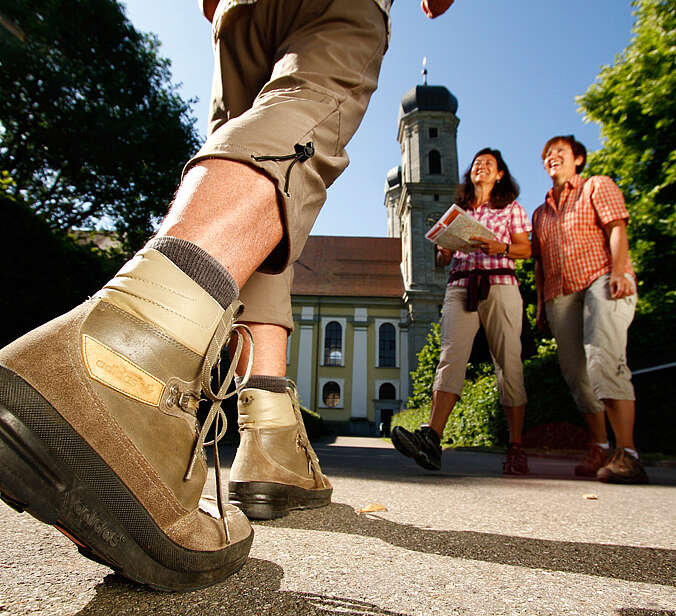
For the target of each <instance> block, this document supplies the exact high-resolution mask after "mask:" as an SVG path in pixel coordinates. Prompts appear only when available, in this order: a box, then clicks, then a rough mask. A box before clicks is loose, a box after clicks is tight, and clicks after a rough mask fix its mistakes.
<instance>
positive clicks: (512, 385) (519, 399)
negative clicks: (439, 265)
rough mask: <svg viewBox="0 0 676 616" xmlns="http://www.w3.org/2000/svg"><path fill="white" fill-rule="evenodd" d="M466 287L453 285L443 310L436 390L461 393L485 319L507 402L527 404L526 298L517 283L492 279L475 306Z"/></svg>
mask: <svg viewBox="0 0 676 616" xmlns="http://www.w3.org/2000/svg"><path fill="white" fill-rule="evenodd" d="M466 304H467V288H466V287H460V286H453V285H448V286H447V287H446V296H445V297H444V308H443V314H442V316H441V353H440V357H439V364H438V365H437V370H436V373H435V376H434V386H433V389H434V391H446V392H450V393H453V394H456V395H457V396H460V395H462V387H463V384H464V382H465V373H466V371H467V361H468V360H469V356H470V354H471V352H472V343H473V342H474V337H475V336H476V334H477V332H478V331H479V325H483V327H484V331H485V332H486V340H487V341H488V348H489V349H490V352H491V358H492V359H493V365H494V366H495V374H496V376H497V378H498V393H499V399H500V404H502V405H503V406H521V405H522V404H526V389H525V387H524V383H523V363H522V362H521V325H522V322H523V321H522V312H523V300H522V299H521V293H520V292H519V287H518V286H517V285H515V284H493V285H491V288H490V291H489V292H488V297H487V298H486V299H483V300H480V301H479V304H478V306H477V310H476V311H475V312H470V311H468V310H467V309H466V307H465V306H466Z"/></svg>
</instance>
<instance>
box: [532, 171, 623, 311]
mask: <svg viewBox="0 0 676 616" xmlns="http://www.w3.org/2000/svg"><path fill="white" fill-rule="evenodd" d="M628 218H629V213H628V212H627V208H626V207H625V206H624V197H623V196H622V193H621V192H620V189H619V188H618V187H617V185H616V184H615V182H613V181H612V180H611V179H610V178H609V177H606V176H604V175H595V176H593V177H591V178H589V179H587V180H585V179H584V178H582V177H580V176H579V175H574V176H573V177H572V178H571V179H570V180H569V181H568V182H566V185H565V187H564V189H563V191H562V193H561V196H560V198H559V204H557V203H556V202H555V201H554V196H553V189H551V190H550V191H549V192H548V193H547V197H546V199H545V202H544V203H543V204H542V205H541V206H540V207H539V208H537V209H536V210H535V212H533V254H534V256H535V257H536V258H539V259H540V260H541V263H542V270H543V274H544V294H543V299H544V301H545V302H547V301H549V300H551V299H554V298H555V297H558V296H559V295H569V294H570V293H575V292H576V291H581V290H583V289H586V288H587V287H588V286H589V285H590V284H591V283H592V282H594V280H596V279H597V278H598V277H599V276H602V275H603V274H607V273H608V272H610V270H611V256H610V248H609V246H608V238H607V236H606V233H605V231H604V226H605V225H607V224H608V223H610V222H612V221H613V220H621V219H622V220H627V219H628ZM626 272H627V273H629V274H631V275H632V276H635V274H634V270H633V268H632V266H631V260H630V259H629V258H627V266H626Z"/></svg>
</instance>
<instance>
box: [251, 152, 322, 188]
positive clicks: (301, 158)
mask: <svg viewBox="0 0 676 616" xmlns="http://www.w3.org/2000/svg"><path fill="white" fill-rule="evenodd" d="M293 149H294V150H295V152H294V153H293V154H285V155H283V156H254V155H253V154H252V155H251V158H253V159H254V160H255V161H263V160H275V161H281V160H292V162H291V164H290V165H289V167H288V168H287V170H286V176H285V177H284V194H285V195H286V196H287V197H290V196H291V195H290V194H289V178H290V177H291V169H293V166H294V165H295V164H296V163H298V162H300V163H304V162H305V161H306V160H307V159H308V158H312V157H313V156H314V155H315V146H314V145H312V141H308V142H307V143H306V144H305V145H301V144H300V143H297V144H296V145H294V146H293Z"/></svg>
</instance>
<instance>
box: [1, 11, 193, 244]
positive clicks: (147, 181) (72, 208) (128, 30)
mask: <svg viewBox="0 0 676 616" xmlns="http://www.w3.org/2000/svg"><path fill="white" fill-rule="evenodd" d="M2 11H3V15H4V16H5V17H6V18H7V19H9V20H11V21H12V22H13V23H14V24H16V25H17V26H18V27H20V29H21V30H22V31H23V33H24V35H25V36H24V41H23V42H22V40H21V39H20V38H18V37H16V36H12V35H11V34H9V33H8V32H7V31H5V30H4V29H2V28H0V81H1V82H2V84H3V87H2V88H1V89H0V138H1V140H2V141H1V142H0V169H4V170H7V171H8V172H9V174H10V176H11V178H12V180H13V185H14V187H15V191H16V194H21V196H22V200H23V201H25V202H26V203H27V204H28V205H29V206H30V207H31V208H32V209H33V210H34V211H35V212H36V213H37V214H39V215H40V217H42V218H43V219H44V220H45V221H47V222H48V223H49V225H50V226H51V227H52V228H54V229H61V230H65V229H68V228H70V227H83V226H90V227H91V226H93V225H94V224H96V223H100V222H101V221H104V222H105V223H106V225H108V226H112V227H113V228H114V229H115V230H116V231H118V232H119V233H120V236H121V237H122V238H123V241H124V242H125V243H126V246H127V248H128V249H136V248H138V247H139V246H140V245H142V244H143V242H144V241H145V239H147V236H148V234H150V233H151V232H152V229H153V226H154V224H155V223H156V222H157V221H158V219H159V218H160V217H161V216H162V215H163V214H164V212H165V211H166V208H167V205H168V203H169V201H170V199H171V197H172V194H173V192H174V190H175V188H176V185H177V183H178V180H179V178H180V172H181V167H182V165H183V163H184V162H185V161H186V160H187V159H188V158H189V157H190V155H191V154H192V153H193V152H194V151H195V150H196V148H197V146H198V140H197V135H196V131H195V128H194V124H195V120H194V118H193V117H192V115H191V113H190V109H189V103H187V102H184V101H183V100H181V98H180V97H179V96H178V94H177V93H176V86H175V85H172V84H171V74H170V70H169V68H170V64H169V61H168V60H166V59H162V58H160V57H159V56H158V47H159V43H158V41H157V39H156V38H155V37H154V36H152V35H145V34H140V33H138V32H137V31H136V30H135V29H134V28H133V27H132V25H131V24H130V23H129V21H128V20H127V19H126V17H125V14H124V11H123V8H122V6H121V5H120V4H119V3H118V2H116V1H115V0H34V1H32V2H25V1H24V0H4V1H3V8H2Z"/></svg>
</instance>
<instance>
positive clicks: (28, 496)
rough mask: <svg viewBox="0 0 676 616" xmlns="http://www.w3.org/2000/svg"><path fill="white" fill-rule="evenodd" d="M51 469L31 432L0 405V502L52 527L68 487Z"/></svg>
mask: <svg viewBox="0 0 676 616" xmlns="http://www.w3.org/2000/svg"><path fill="white" fill-rule="evenodd" d="M54 466H55V465H54V463H53V461H52V460H51V459H50V456H49V452H48V451H47V450H46V448H45V447H44V445H43V444H42V442H41V441H40V440H39V439H38V438H37V437H36V435H35V434H34V433H33V432H32V430H30V429H29V428H27V427H26V426H25V425H24V424H23V423H22V422H21V421H20V420H19V419H18V418H17V417H15V416H14V415H13V414H12V413H11V412H10V411H9V410H8V409H7V408H6V407H5V406H3V405H0V498H1V499H2V500H3V501H4V502H5V503H7V504H8V505H9V506H10V507H12V508H13V509H16V510H17V511H19V512H23V511H27V512H28V513H30V514H31V515H33V516H34V517H36V518H37V519H38V520H41V521H42V522H45V523H46V524H54V523H55V522H56V521H57V520H58V519H59V516H60V513H61V511H62V510H63V508H64V505H65V502H66V496H67V487H68V485H69V484H70V483H71V482H70V481H69V479H68V478H66V477H64V474H63V473H59V472H55V471H54Z"/></svg>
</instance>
